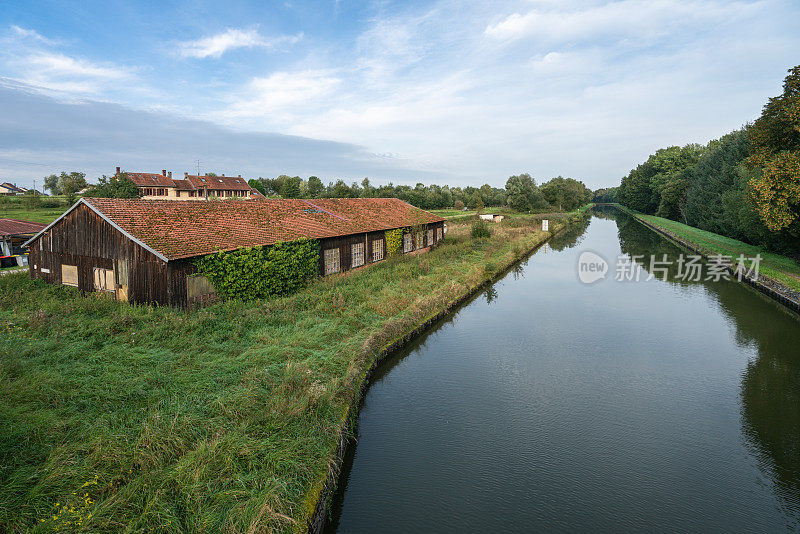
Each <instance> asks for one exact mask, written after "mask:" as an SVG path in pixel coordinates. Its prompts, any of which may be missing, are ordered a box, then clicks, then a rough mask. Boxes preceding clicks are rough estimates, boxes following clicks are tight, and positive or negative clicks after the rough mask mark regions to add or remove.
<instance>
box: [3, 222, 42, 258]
mask: <svg viewBox="0 0 800 534" xmlns="http://www.w3.org/2000/svg"><path fill="white" fill-rule="evenodd" d="M45 226H47V225H46V224H42V223H37V222H31V221H22V220H20V219H0V267H13V266H14V265H20V266H22V265H25V264H26V263H25V262H26V261H27V257H26V256H25V248H24V247H23V246H22V245H23V244H24V243H25V242H26V241H27V240H29V239H30V238H32V237H33V236H35V235H36V234H37V233H39V232H41V231H42V230H43V229H44V227H45Z"/></svg>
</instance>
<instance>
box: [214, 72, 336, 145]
mask: <svg viewBox="0 0 800 534" xmlns="http://www.w3.org/2000/svg"><path fill="white" fill-rule="evenodd" d="M341 82H342V80H341V79H340V78H338V77H336V76H335V75H334V74H333V72H332V71H328V70H303V71H295V72H275V73H273V74H271V75H269V76H266V77H257V78H253V79H252V80H250V82H249V83H247V85H246V86H245V87H244V88H243V89H242V90H237V91H235V92H234V93H233V95H232V96H231V97H230V99H229V103H228V105H227V106H226V107H225V108H224V109H223V110H219V111H216V112H214V113H211V114H210V117H211V118H212V119H216V120H219V121H222V122H224V123H226V124H229V125H232V126H240V127H241V126H242V125H243V124H244V125H246V126H250V127H252V126H254V125H256V124H260V125H262V128H260V129H263V127H264V126H266V127H267V128H273V129H274V128H278V129H281V130H284V131H285V129H286V127H287V124H288V123H290V122H291V121H292V120H296V117H298V116H301V115H302V116H308V115H311V114H314V113H318V112H319V111H320V108H321V107H323V106H324V105H325V103H326V102H327V100H328V98H329V97H330V96H331V94H332V93H333V91H334V90H335V89H336V87H338V86H339V85H340V84H341Z"/></svg>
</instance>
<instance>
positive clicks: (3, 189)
mask: <svg viewBox="0 0 800 534" xmlns="http://www.w3.org/2000/svg"><path fill="white" fill-rule="evenodd" d="M25 191H27V189H26V188H24V187H17V186H16V185H15V184H12V183H9V182H3V183H2V184H0V195H3V196H9V197H13V196H16V195H24V194H25Z"/></svg>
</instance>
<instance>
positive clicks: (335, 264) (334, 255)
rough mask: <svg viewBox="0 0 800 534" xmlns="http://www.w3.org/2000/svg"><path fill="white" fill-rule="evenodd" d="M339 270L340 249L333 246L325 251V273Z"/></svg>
mask: <svg viewBox="0 0 800 534" xmlns="http://www.w3.org/2000/svg"><path fill="white" fill-rule="evenodd" d="M338 272H339V249H338V248H331V249H328V250H326V251H325V274H326V275H327V274H333V273H338Z"/></svg>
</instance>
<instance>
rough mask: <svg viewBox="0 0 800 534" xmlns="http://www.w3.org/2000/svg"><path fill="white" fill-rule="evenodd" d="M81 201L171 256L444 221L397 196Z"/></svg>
mask: <svg viewBox="0 0 800 534" xmlns="http://www.w3.org/2000/svg"><path fill="white" fill-rule="evenodd" d="M83 201H84V202H86V203H87V204H89V205H90V206H92V207H93V208H95V209H96V210H97V211H99V212H101V213H102V214H103V215H104V216H106V217H107V218H108V219H110V220H111V221H113V222H114V223H115V224H116V225H117V226H119V227H120V228H122V229H123V230H124V231H125V232H127V233H128V234H130V235H132V236H133V237H135V238H136V239H138V240H139V241H141V242H142V243H144V244H145V245H147V246H148V247H150V248H151V249H153V250H154V251H156V252H158V253H159V254H161V255H162V256H164V257H166V258H167V259H170V260H175V259H180V258H188V257H192V256H200V255H203V254H209V253H211V252H216V251H223V250H235V249H238V248H242V247H253V246H263V245H271V244H274V243H276V242H278V241H292V240H295V239H298V238H301V237H308V238H313V239H320V238H325V237H336V236H343V235H350V234H358V233H362V232H374V231H382V230H389V229H393V228H400V227H405V226H413V225H415V224H421V223H434V222H440V221H444V219H443V218H441V217H438V216H436V215H433V214H432V213H428V212H427V211H423V210H421V209H419V208H415V207H414V206H411V205H410V204H407V203H405V202H403V201H402V200H399V199H395V198H337V199H313V200H271V199H263V200H234V199H230V200H220V201H208V202H200V201H198V202H175V201H171V200H138V199H137V200H130V199H107V198H84V199H83Z"/></svg>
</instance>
